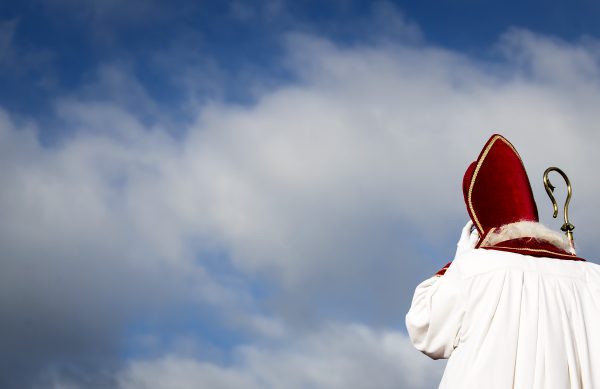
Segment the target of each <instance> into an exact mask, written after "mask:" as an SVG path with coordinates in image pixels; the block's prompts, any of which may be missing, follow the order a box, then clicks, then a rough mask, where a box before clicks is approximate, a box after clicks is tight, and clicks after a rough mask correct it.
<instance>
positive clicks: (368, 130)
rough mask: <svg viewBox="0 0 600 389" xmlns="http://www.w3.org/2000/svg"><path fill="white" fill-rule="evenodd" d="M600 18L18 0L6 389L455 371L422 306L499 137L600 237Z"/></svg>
mask: <svg viewBox="0 0 600 389" xmlns="http://www.w3.org/2000/svg"><path fill="white" fill-rule="evenodd" d="M599 13H600V8H599V6H597V5H596V4H595V3H593V2H587V1H579V2H569V3H567V2H555V3H553V4H546V3H543V2H526V3H521V2H503V3H500V2H487V1H476V0H464V1H435V2H434V1H414V2H356V1H342V0H338V1H332V2H327V3H326V4H322V2H316V1H296V2H291V1H290V2H287V1H282V0H281V1H280V0H272V1H265V2H260V3H257V2H243V1H221V2H207V1H204V2H202V1H199V2H193V1H186V0H178V1H171V2H163V1H158V0H150V1H129V2H118V1H115V0H103V1H87V0H86V1H75V0H39V1H28V2H3V3H2V4H0V86H1V87H0V180H2V182H1V185H2V188H3V189H2V190H1V191H0V217H1V218H2V223H0V258H2V262H1V264H2V271H1V272H0V311H1V312H3V326H2V327H3V330H2V331H0V344H2V345H3V347H1V348H0V386H1V387H3V388H38V387H44V388H119V389H135V388H172V387H175V386H176V385H179V386H177V387H181V388H197V387H203V388H211V389H212V388H216V389H220V388H234V387H235V388H240V387H242V388H249V389H254V388H284V389H296V388H325V389H337V388H348V387H352V388H357V389H361V388H398V387H402V388H409V389H416V388H430V387H433V386H435V385H436V383H437V382H438V380H439V377H440V374H441V371H442V369H443V363H442V362H433V361H429V360H428V359H427V358H426V357H424V356H422V355H421V354H420V353H418V352H417V351H415V350H414V349H413V348H412V346H411V345H410V343H409V341H408V339H407V337H406V332H405V329H404V314H405V312H406V310H407V308H408V306H409V304H410V299H411V296H412V292H413V290H414V287H415V286H416V285H417V284H418V283H419V282H420V281H421V280H422V279H424V278H426V277H428V276H429V275H430V274H432V273H433V272H435V271H436V270H437V269H438V268H439V267H441V266H442V265H444V264H445V263H446V262H447V261H448V260H450V259H451V258H452V255H453V252H454V244H455V240H456V239H457V238H458V235H459V233H460V229H461V227H462V225H463V224H464V222H465V221H466V218H467V214H466V212H465V209H464V204H463V200H462V193H461V186H460V185H461V180H462V175H463V173H464V169H465V168H466V166H467V165H468V163H469V162H470V161H472V160H473V159H475V158H476V156H477V155H478V153H479V151H480V148H481V147H482V146H483V144H484V142H485V141H486V140H487V138H488V137H489V136H490V135H491V134H492V133H494V132H501V133H503V134H504V135H506V136H507V137H508V139H510V140H511V141H513V143H514V144H515V146H516V147H517V149H518V150H519V151H520V152H521V154H522V156H523V159H524V161H525V165H526V167H527V169H528V171H529V173H530V175H531V180H532V184H533V186H534V193H535V195H536V198H537V201H538V207H539V208H540V214H541V217H542V220H543V221H544V222H546V223H547V224H549V225H550V226H552V227H556V228H558V227H559V226H560V223H558V222H557V221H553V220H552V219H551V218H550V216H549V215H550V212H551V211H550V209H551V208H550V205H549V201H548V200H547V198H546V197H545V193H544V191H543V189H542V186H541V184H540V183H539V181H540V179H539V177H541V173H542V172H543V171H544V169H545V168H546V167H547V166H550V165H558V166H560V167H562V168H563V169H564V170H565V171H566V172H567V173H568V174H569V176H570V177H571V180H572V182H573V185H574V197H573V200H572V206H571V207H572V208H571V216H572V218H573V223H574V224H575V225H576V227H577V229H576V231H575V238H576V241H577V245H578V248H579V254H580V255H581V256H583V257H587V258H590V259H592V260H594V259H595V258H598V257H599V256H600V255H599V254H600V246H599V245H598V242H597V240H596V239H595V236H594V233H593V231H594V230H593V227H594V226H595V224H596V220H598V216H600V215H599V214H598V212H597V211H595V210H594V209H593V204H595V199H596V198H597V193H598V191H599V190H600V185H598V184H597V183H596V182H595V180H593V179H591V178H593V177H595V170H594V167H595V166H597V164H598V163H600V160H598V158H599V157H598V153H597V151H596V147H595V145H596V144H597V140H598V139H597V137H598V135H597V128H596V127H597V123H598V122H599V119H600V117H599V116H598V115H599V114H598V112H597V106H598V104H599V103H600V97H599V96H600V50H599V48H600V44H599V42H600V41H599V40H598V35H599V34H600V31H599V30H598V27H597V23H595V21H596V20H597V19H598V16H600V15H599ZM546 211H547V212H546Z"/></svg>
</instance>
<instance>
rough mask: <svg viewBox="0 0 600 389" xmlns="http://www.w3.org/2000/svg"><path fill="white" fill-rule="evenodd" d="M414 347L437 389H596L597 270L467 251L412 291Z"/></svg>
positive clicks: (599, 387) (599, 341) (599, 355)
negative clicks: (434, 364) (439, 367)
mask: <svg viewBox="0 0 600 389" xmlns="http://www.w3.org/2000/svg"><path fill="white" fill-rule="evenodd" d="M406 327H407V329H408V334H409V336H410V338H411V340H412V342H413V344H414V345H415V347H416V348H417V349H419V350H421V351H422V352H423V353H425V354H427V355H428V356H430V357H431V358H434V359H439V358H448V359H449V360H448V364H447V366H446V370H445V372H444V376H443V378H442V382H441V383H440V388H451V389H495V388H498V389H508V388H516V389H532V388H543V389H574V388H583V389H600V266H598V265H596V264H593V263H590V262H583V261H569V260H559V259H552V258H536V257H530V256H525V255H521V254H515V253H510V252H503V251H497V250H485V249H475V250H471V251H469V252H467V253H465V254H463V255H461V256H458V257H457V258H456V259H455V260H454V261H453V263H452V265H451V266H450V268H449V269H448V270H447V271H446V274H445V275H443V276H437V277H432V278H430V279H427V280H425V281H424V282H422V283H421V284H420V285H419V286H418V287H417V289H416V291H415V295H414V298H413V301H412V305H411V308H410V310H409V312H408V314H407V315H406Z"/></svg>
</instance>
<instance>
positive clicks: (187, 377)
mask: <svg viewBox="0 0 600 389" xmlns="http://www.w3.org/2000/svg"><path fill="white" fill-rule="evenodd" d="M441 367H442V364H435V363H434V362H433V361H431V360H429V359H428V358H427V357H425V356H423V355H419V354H416V355H415V353H414V349H412V345H411V344H410V341H409V340H408V339H407V337H406V335H403V334H402V333H398V332H393V331H373V330H371V329H370V328H368V327H365V326H362V325H356V324H339V323H330V324H328V325H326V326H324V328H323V329H321V330H320V331H317V332H314V333H309V334H306V335H304V336H300V337H299V338H295V339H293V340H290V341H289V342H287V343H286V344H284V345H283V346H282V347H277V346H276V347H273V346H260V347H256V346H243V347H240V348H238V349H237V350H236V351H235V362H234V363H233V364H232V365H231V366H219V365H216V364H214V363H210V362H205V361H199V360H195V359H191V358H185V357H178V356H176V355H168V356H165V357H163V358H161V359H159V360H153V361H136V362H133V363H131V364H130V365H129V366H128V367H127V369H126V370H125V371H124V372H123V373H122V375H121V376H120V378H119V387H120V388H122V389H137V388H153V389H159V388H165V389H166V388H175V387H177V388H181V389H184V388H197V387H207V388H214V389H219V388H235V387H238V388H239V387H243V388H248V389H252V388H257V389H258V388H265V389H267V388H290V389H294V388H307V387H310V388H327V389H336V388H340V389H341V388H349V387H352V388H356V389H361V388H378V389H379V388H381V389H384V388H398V387H402V388H431V387H433V386H435V385H436V384H437V382H438V381H439V379H440V378H441Z"/></svg>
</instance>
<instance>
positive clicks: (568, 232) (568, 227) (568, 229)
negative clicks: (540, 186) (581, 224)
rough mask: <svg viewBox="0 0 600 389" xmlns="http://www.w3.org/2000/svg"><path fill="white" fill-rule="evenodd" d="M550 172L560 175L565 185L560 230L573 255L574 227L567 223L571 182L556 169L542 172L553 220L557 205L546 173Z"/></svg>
mask: <svg viewBox="0 0 600 389" xmlns="http://www.w3.org/2000/svg"><path fill="white" fill-rule="evenodd" d="M551 171H555V172H557V173H558V174H560V175H561V176H562V178H563V179H564V180H565V183H566V184H567V199H566V200H565V208H564V217H565V222H564V224H563V225H562V227H560V229H561V231H564V233H565V234H566V235H567V238H568V239H569V245H570V246H571V253H572V254H575V242H574V241H573V230H574V229H575V226H574V225H573V224H571V223H570V222H569V201H571V194H572V189H571V181H569V177H567V175H566V174H565V172H563V171H562V170H560V169H559V168H557V167H554V166H551V167H549V168H548V169H546V171H545V172H544V188H545V189H546V193H548V196H550V200H552V208H553V209H554V213H553V214H552V217H553V218H556V216H557V215H558V204H557V203H556V198H554V193H553V192H554V189H555V188H556V187H555V186H554V185H552V183H550V179H549V178H548V173H550V172H551Z"/></svg>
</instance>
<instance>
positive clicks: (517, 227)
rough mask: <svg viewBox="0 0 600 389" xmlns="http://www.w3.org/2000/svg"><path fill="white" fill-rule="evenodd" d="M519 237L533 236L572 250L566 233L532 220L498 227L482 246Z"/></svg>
mask: <svg viewBox="0 0 600 389" xmlns="http://www.w3.org/2000/svg"><path fill="white" fill-rule="evenodd" d="M518 238H533V239H536V240H540V241H544V242H547V243H550V244H551V245H553V246H556V247H558V248H559V249H562V250H565V251H567V252H571V251H572V250H571V246H570V244H569V239H567V237H566V236H565V235H563V234H561V233H560V232H557V231H554V230H551V229H549V228H548V227H546V226H544V225H543V224H541V223H537V222H531V221H520V222H516V223H510V224H505V225H503V226H502V227H499V228H496V229H495V230H494V231H492V232H490V233H489V234H488V235H487V236H486V237H485V239H484V240H483V242H482V243H481V246H484V247H485V246H494V245H496V244H498V243H500V242H504V241H506V240H510V239H518Z"/></svg>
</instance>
